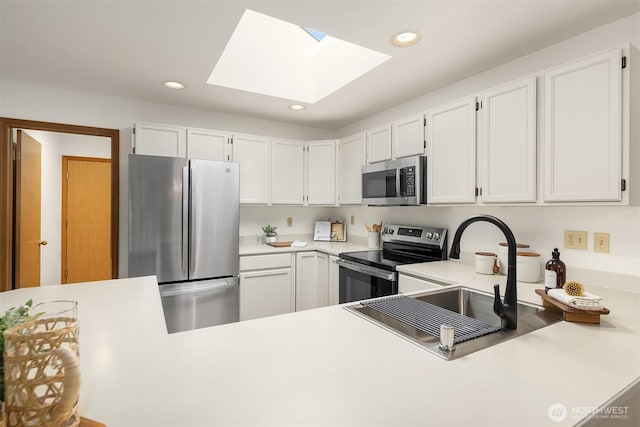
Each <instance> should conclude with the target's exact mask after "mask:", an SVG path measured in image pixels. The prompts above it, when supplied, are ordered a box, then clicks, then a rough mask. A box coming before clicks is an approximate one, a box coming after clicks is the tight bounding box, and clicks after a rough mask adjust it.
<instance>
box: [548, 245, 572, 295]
mask: <svg viewBox="0 0 640 427" xmlns="http://www.w3.org/2000/svg"><path fill="white" fill-rule="evenodd" d="M566 281H567V266H566V265H565V264H564V262H562V261H560V252H559V251H558V248H554V249H553V252H551V259H550V260H549V261H547V263H546V264H545V266H544V290H545V292H548V291H549V289H555V288H562V286H563V285H564V283H565V282H566Z"/></svg>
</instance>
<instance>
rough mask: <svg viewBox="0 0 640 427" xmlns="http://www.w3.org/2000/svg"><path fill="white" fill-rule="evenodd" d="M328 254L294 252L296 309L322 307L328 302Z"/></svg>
mask: <svg viewBox="0 0 640 427" xmlns="http://www.w3.org/2000/svg"><path fill="white" fill-rule="evenodd" d="M328 259H329V257H328V255H326V254H323V253H319V252H299V253H298V254H296V311H301V310H308V309H312V308H318V307H324V306H326V305H327V303H328V296H329V295H328V294H329V291H328V280H329V277H328V274H329V265H328Z"/></svg>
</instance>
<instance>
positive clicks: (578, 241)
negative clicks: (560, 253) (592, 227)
mask: <svg viewBox="0 0 640 427" xmlns="http://www.w3.org/2000/svg"><path fill="white" fill-rule="evenodd" d="M564 247H565V248H567V249H580V250H582V251H586V250H587V232H586V231H576V230H564Z"/></svg>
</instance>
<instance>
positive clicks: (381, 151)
mask: <svg viewBox="0 0 640 427" xmlns="http://www.w3.org/2000/svg"><path fill="white" fill-rule="evenodd" d="M367 153H368V158H367V162H368V163H374V162H381V161H384V160H391V125H385V126H382V127H379V128H375V129H371V130H369V131H367Z"/></svg>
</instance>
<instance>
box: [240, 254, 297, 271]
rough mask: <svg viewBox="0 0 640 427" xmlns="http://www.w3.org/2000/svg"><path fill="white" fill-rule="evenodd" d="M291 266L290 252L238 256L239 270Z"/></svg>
mask: <svg viewBox="0 0 640 427" xmlns="http://www.w3.org/2000/svg"><path fill="white" fill-rule="evenodd" d="M282 267H291V254H290V253H282V254H270V255H245V256H241V257H240V271H250V270H264V269H266V268H282Z"/></svg>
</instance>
